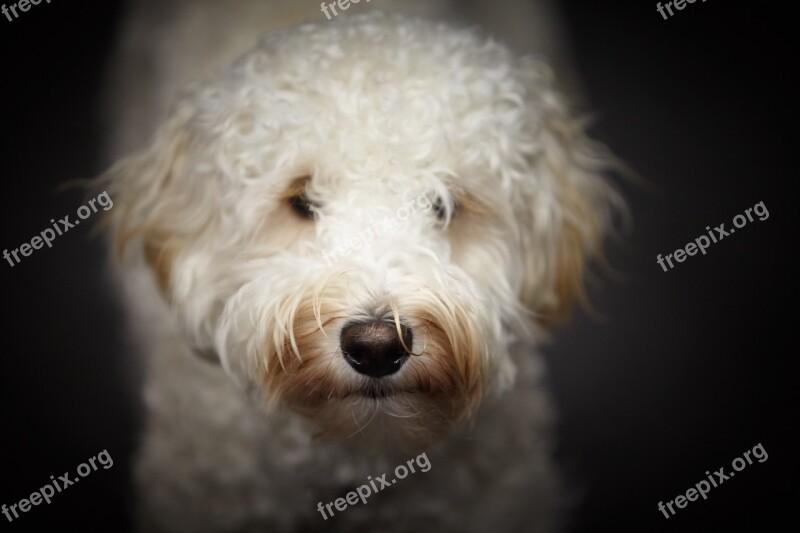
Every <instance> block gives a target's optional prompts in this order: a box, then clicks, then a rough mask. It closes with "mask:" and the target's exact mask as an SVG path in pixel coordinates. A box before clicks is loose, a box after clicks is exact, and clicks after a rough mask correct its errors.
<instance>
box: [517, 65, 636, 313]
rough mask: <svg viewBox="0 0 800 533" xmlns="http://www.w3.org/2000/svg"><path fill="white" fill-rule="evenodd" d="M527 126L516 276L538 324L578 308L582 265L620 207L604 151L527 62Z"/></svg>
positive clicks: (595, 252)
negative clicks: (530, 149)
mask: <svg viewBox="0 0 800 533" xmlns="http://www.w3.org/2000/svg"><path fill="white" fill-rule="evenodd" d="M525 76H526V77H527V81H528V83H527V102H526V105H527V106H528V109H527V110H526V115H527V116H528V119H527V120H528V124H527V125H526V130H527V131H526V134H528V135H531V139H532V141H533V143H534V145H535V146H537V147H538V150H536V151H535V152H534V153H533V154H532V155H531V157H530V159H529V161H528V170H527V176H525V177H524V178H523V182H524V183H522V184H521V189H522V194H521V199H520V201H521V202H522V206H521V211H522V220H521V223H522V227H521V228H520V237H521V247H522V250H523V256H524V257H523V262H524V275H523V278H524V279H523V286H522V290H521V301H522V302H523V303H524V304H525V305H526V306H527V307H528V308H529V309H531V310H532V311H534V313H536V316H537V318H538V320H539V321H540V322H542V323H544V324H547V323H551V322H553V321H555V320H558V319H561V318H563V317H565V316H566V315H567V313H568V312H569V310H570V308H571V306H572V303H573V302H574V301H575V300H576V299H577V300H579V301H583V302H584V303H585V292H584V288H583V287H584V273H585V271H586V267H587V263H588V262H589V261H590V260H591V259H593V258H597V257H599V256H600V253H601V246H602V243H603V240H604V237H605V236H606V235H607V234H608V233H609V231H611V230H612V225H613V219H614V215H615V213H616V212H624V208H625V206H624V202H623V200H622V198H621V196H620V195H619V194H618V192H617V191H616V190H615V189H614V188H613V187H612V186H611V184H610V183H609V182H608V181H607V179H606V178H605V177H604V174H606V173H607V172H608V171H609V170H610V169H612V168H614V167H620V168H621V167H622V165H621V164H620V163H618V162H617V160H616V159H615V158H614V157H613V156H612V155H611V154H610V152H609V151H608V149H607V148H606V147H605V146H603V145H601V144H600V143H597V142H595V141H593V140H591V139H590V138H589V137H588V136H587V135H586V133H585V126H586V121H585V120H581V119H577V118H574V117H573V116H571V113H570V112H569V110H568V108H567V106H566V105H565V103H564V102H563V101H562V100H561V98H560V97H559V95H558V94H556V92H555V90H554V89H553V85H552V82H551V74H550V71H549V70H548V69H547V68H546V67H544V66H543V65H541V64H537V63H529V64H528V65H527V70H526V74H525Z"/></svg>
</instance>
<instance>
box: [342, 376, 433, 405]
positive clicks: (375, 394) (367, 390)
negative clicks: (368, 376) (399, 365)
mask: <svg viewBox="0 0 800 533" xmlns="http://www.w3.org/2000/svg"><path fill="white" fill-rule="evenodd" d="M419 392H422V391H421V390H419V389H401V388H399V387H396V386H393V385H391V384H389V383H387V382H385V381H383V380H369V381H367V382H365V383H364V384H362V385H361V386H360V387H359V388H358V389H356V390H355V391H353V392H351V393H349V394H347V396H350V397H353V396H355V397H358V398H369V399H372V400H385V399H387V398H391V397H393V396H398V395H401V394H416V393H419Z"/></svg>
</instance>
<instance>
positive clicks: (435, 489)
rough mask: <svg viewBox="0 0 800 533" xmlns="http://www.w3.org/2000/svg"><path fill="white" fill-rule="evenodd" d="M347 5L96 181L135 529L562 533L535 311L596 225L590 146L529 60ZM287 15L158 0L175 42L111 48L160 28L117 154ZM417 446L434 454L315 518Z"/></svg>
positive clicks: (206, 93) (461, 33)
mask: <svg viewBox="0 0 800 533" xmlns="http://www.w3.org/2000/svg"><path fill="white" fill-rule="evenodd" d="M384 1H385V4H382V5H381V6H380V7H381V8H382V9H388V10H392V8H393V3H392V2H390V1H389V0H384ZM362 4H363V5H361V4H359V5H355V4H354V5H352V6H351V8H350V10H349V11H348V12H342V13H340V14H339V15H337V18H336V19H335V20H331V21H327V20H326V19H325V17H324V15H322V14H321V13H319V14H318V15H317V16H316V18H317V19H319V20H318V22H316V23H315V24H311V25H306V26H303V27H302V28H301V29H299V30H291V31H278V32H273V33H271V34H270V36H269V37H268V38H267V39H265V40H264V41H263V42H262V43H261V44H260V45H258V46H257V47H256V48H255V49H254V50H253V51H251V52H249V53H248V54H247V55H245V56H244V57H243V58H242V59H241V60H239V61H238V62H237V64H236V66H234V67H230V68H228V69H226V70H222V71H221V72H219V73H218V74H216V75H213V76H212V77H210V78H209V80H210V81H206V82H203V83H201V84H197V85H195V86H193V87H192V88H190V89H189V90H187V91H185V92H184V93H183V94H182V96H181V97H180V99H179V101H178V103H177V104H176V105H175V106H174V107H173V108H172V110H171V111H170V112H169V115H168V118H167V120H166V121H165V122H164V125H163V126H162V127H161V128H160V130H159V133H158V134H157V136H156V138H155V140H154V142H153V143H152V144H151V146H150V147H149V148H148V149H146V150H144V151H142V152H141V153H139V154H137V155H135V156H133V157H130V158H127V159H124V160H122V161H121V162H120V163H119V164H117V165H115V166H114V167H113V168H112V169H111V170H110V171H109V172H108V173H107V175H106V176H105V177H104V178H103V182H104V184H105V186H106V187H108V189H109V192H110V193H111V194H112V198H113V199H114V201H115V205H116V206H117V207H116V208H115V209H114V210H113V212H112V220H111V225H112V231H111V235H112V238H113V241H114V246H115V247H116V248H117V249H118V251H119V257H121V258H122V261H121V262H120V264H119V266H118V272H119V274H120V282H121V284H122V285H123V287H124V288H125V298H126V299H127V300H128V301H129V302H130V309H131V322H132V324H133V328H134V329H133V332H134V334H135V337H136V338H137V339H138V340H139V348H140V350H141V351H142V352H143V353H144V354H146V355H147V360H148V368H147V372H146V373H147V379H146V382H147V384H146V388H145V403H146V407H147V411H148V418H147V422H146V431H145V435H144V440H143V442H142V445H141V450H140V454H139V458H138V462H137V470H136V476H137V484H138V495H139V508H140V513H139V516H140V528H141V530H142V531H148V532H150V531H186V532H202V531H237V532H240V531H241V532H248V531H253V532H256V531H258V532H262V531H309V530H341V531H492V530H494V531H551V530H553V529H554V528H555V527H556V524H557V521H558V520H557V519H558V509H559V507H560V505H561V492H560V490H559V483H558V479H557V476H556V474H555V471H554V468H553V465H552V464H551V458H550V454H549V452H550V441H549V433H550V426H551V423H552V420H551V419H552V409H551V408H550V405H549V402H548V399H547V395H546V394H545V392H544V390H543V387H542V379H543V372H542V368H541V366H542V365H541V361H540V359H539V357H538V356H537V355H536V353H535V351H534V349H533V346H534V342H535V340H536V339H537V337H538V336H539V335H540V329H539V327H538V326H537V325H536V319H537V317H538V319H545V318H549V317H551V316H552V315H555V314H557V313H558V312H559V311H562V310H564V309H565V308H566V307H568V305H569V301H570V300H571V298H572V297H573V295H574V294H576V293H580V284H581V272H582V270H583V265H584V263H585V261H586V259H587V258H588V257H591V256H592V255H593V254H594V253H595V252H596V251H597V250H598V248H599V244H600V241H601V238H602V236H603V234H604V232H605V231H606V229H607V228H608V227H609V224H610V217H611V212H612V211H613V207H614V206H615V205H616V204H617V203H618V198H617V196H616V194H615V193H614V192H613V190H612V189H611V188H610V187H609V186H608V185H607V183H606V182H605V180H604V179H603V178H602V177H601V175H600V173H601V172H602V171H603V170H604V168H605V166H606V164H607V163H608V158H607V155H606V154H605V153H604V152H603V150H602V148H601V147H598V146H597V145H595V144H594V143H592V142H591V141H589V140H588V139H586V137H585V136H584V135H583V132H582V128H581V125H580V124H579V122H578V121H575V120H573V119H572V118H571V117H570V116H569V113H568V111H567V108H566V106H565V105H564V104H563V103H562V102H561V99H560V97H559V96H558V94H557V93H556V92H555V90H554V89H553V86H552V83H551V80H550V74H549V70H548V69H547V68H546V67H545V66H544V65H543V64H542V63H541V62H537V61H522V60H518V59H515V58H514V57H513V55H512V54H511V53H510V52H509V51H508V50H507V49H506V48H505V47H503V46H501V45H498V44H496V43H494V42H491V41H487V40H485V39H484V38H482V37H480V36H478V35H477V34H475V33H474V32H471V31H465V30H460V29H454V28H452V27H450V26H447V25H437V24H434V23H431V22H424V21H422V20H417V19H410V18H404V17H394V16H387V15H381V14H365V13H356V10H357V9H361V8H364V10H366V7H367V5H366V3H362ZM501 4H502V2H501ZM223 5H224V6H226V7H225V8H223V7H222V6H223ZM289 5H290V4H289V3H287V4H286V5H283V4H280V3H274V2H273V3H268V2H249V1H242V2H230V3H223V2H218V3H216V2H197V1H195V2H192V1H184V2H176V3H174V4H171V6H172V9H174V12H172V13H171V16H172V17H173V18H174V20H175V21H176V22H175V23H173V24H171V25H166V27H168V28H171V29H170V30H169V31H166V32H164V33H160V32H159V31H158V30H157V29H156V30H154V32H153V33H152V34H150V35H147V36H145V38H144V39H143V40H141V41H139V39H140V37H136V38H133V37H132V35H133V36H135V35H138V34H136V33H135V32H133V33H130V32H132V31H133V30H130V29H129V30H127V32H128V36H127V37H126V38H125V40H124V42H126V43H127V45H125V46H123V51H124V53H126V54H132V53H133V52H134V49H135V48H136V44H135V43H137V42H139V43H140V44H142V50H144V49H147V46H144V44H143V43H146V42H147V40H148V39H149V40H151V41H153V40H155V41H157V42H158V43H160V44H157V45H156V49H159V48H160V47H161V46H163V45H164V43H166V42H170V39H169V37H170V36H171V35H174V36H175V40H174V41H173V46H172V48H170V47H167V50H168V52H166V56H164V57H161V58H160V60H161V61H163V64H162V68H161V69H156V70H157V71H160V72H162V73H163V74H164V75H163V76H159V75H158V74H155V75H152V76H155V78H152V77H148V76H145V77H144V80H145V81H143V82H142V84H143V85H144V87H142V86H139V87H136V86H130V87H128V88H126V89H124V90H123V89H121V88H120V89H119V92H118V94H119V96H118V99H117V105H118V106H120V108H121V109H122V112H121V115H120V116H121V118H120V121H121V128H120V131H119V132H118V134H117V135H116V137H115V138H114V140H113V150H115V151H125V150H127V149H129V148H130V147H131V146H132V145H135V144H136V143H137V142H138V141H139V139H140V137H141V135H142V132H143V131H144V130H146V129H148V128H149V127H150V125H151V124H152V122H153V120H154V119H153V117H154V114H155V113H158V112H159V111H160V110H163V109H164V102H165V101H166V99H167V95H168V94H169V93H171V92H172V90H173V89H174V88H175V87H177V86H178V85H180V84H182V83H183V82H184V81H185V79H184V78H188V77H193V76H200V77H202V76H207V75H210V72H211V71H212V70H213V69H214V68H215V67H217V66H219V65H222V64H225V63H227V62H228V61H229V59H230V57H232V56H233V55H235V54H234V52H235V51H238V50H237V49H239V48H241V47H242V46H243V44H242V43H244V42H246V41H248V40H250V38H251V37H252V36H253V35H255V34H256V33H260V32H261V31H262V30H264V29H265V27H269V26H271V25H283V24H284V23H286V22H289V21H294V20H295V19H298V18H301V17H302V16H307V14H306V13H301V12H300V11H298V10H297V9H295V8H291V7H288V6H289ZM291 5H296V3H291ZM404 5H405V6H406V8H407V9H411V10H412V12H413V11H415V10H416V11H417V12H418V13H420V12H421V11H424V9H429V10H433V11H434V12H436V13H437V14H438V15H439V16H442V15H444V14H445V13H446V12H447V8H448V4H447V3H445V2H429V3H424V2H421V3H419V4H417V3H415V2H406V3H404ZM212 6H214V7H212ZM420 6H427V8H422V7H420ZM150 9H152V6H151V8H150ZM215 9H216V10H217V11H215ZM219 10H222V11H219ZM141 13H147V10H144V11H142V12H141ZM141 13H140V15H134V16H133V17H132V19H133V20H136V17H137V16H140V17H143V18H145V19H146V18H147V17H150V16H152V12H150V14H149V15H147V14H141ZM276 13H280V14H281V15H280V16H279V17H278V16H276V15H275V14H276ZM215 20H216V21H219V24H218V26H215V28H216V29H214V30H213V31H211V30H209V31H210V33H209V35H208V38H207V39H202V38H201V39H196V42H197V43H206V44H205V45H203V46H194V45H192V46H188V45H187V43H189V42H194V41H192V40H191V39H187V38H186V35H191V34H195V35H196V33H193V32H194V31H196V30H197V29H199V28H203V27H205V26H208V22H209V21H215ZM262 20H267V21H269V23H267V24H264V23H261V22H260V21H262ZM182 21H188V22H186V23H185V24H182ZM135 26H136V25H135V24H134V26H133V27H135ZM212 26H213V25H212ZM212 26H208V27H209V28H211V27H212ZM233 28H236V29H238V31H233ZM188 29H191V30H192V31H188V33H187V30H188ZM231 34H235V35H236V37H235V38H234V39H229V38H228V36H229V35H231ZM204 36H205V34H204ZM150 44H152V42H151V43H150ZM134 55H135V54H134ZM200 58H202V59H200ZM140 59H141V57H140ZM133 64H136V62H134V63H133ZM149 65H150V67H152V66H153V65H152V62H150V63H149ZM171 67H174V69H173V68H171ZM151 70H152V69H151ZM133 72H134V67H132V66H130V65H129V66H123V67H122V69H121V75H120V76H119V77H118V80H124V79H127V78H128V77H130V76H132V75H133ZM131 79H132V78H131ZM154 79H155V80H157V82H156V83H155V84H154V83H153V82H154ZM118 87H122V86H121V85H118ZM401 213H403V215H402V216H401ZM526 308H527V310H526ZM423 450H424V451H425V453H426V454H427V457H428V458H429V460H430V464H431V467H430V470H429V471H426V472H424V473H423V472H417V473H414V474H412V475H409V476H408V477H406V478H405V479H402V480H398V481H397V483H396V484H392V485H391V487H389V488H387V489H386V490H385V491H381V492H379V493H377V494H374V495H372V496H371V497H370V499H369V500H368V501H367V502H366V503H358V504H356V505H352V504H351V505H348V507H347V508H346V509H345V510H344V511H342V510H337V508H336V507H334V511H335V512H334V513H333V514H334V516H333V517H329V516H328V517H325V516H324V515H325V513H324V512H319V511H318V503H319V502H322V503H323V504H325V503H328V502H332V501H334V500H336V499H337V498H342V497H344V496H345V495H346V494H347V493H348V492H350V491H353V490H354V489H355V488H356V487H358V486H360V485H364V484H366V483H368V481H367V480H368V476H372V477H373V478H377V477H378V476H380V475H381V474H384V473H388V474H389V476H388V477H389V478H392V477H393V476H392V473H393V472H394V468H395V467H396V466H397V465H402V464H406V463H407V461H408V460H409V459H411V458H413V457H414V456H415V455H417V454H419V453H420V452H422V451H423ZM328 511H330V508H329V509H328ZM321 515H322V516H321Z"/></svg>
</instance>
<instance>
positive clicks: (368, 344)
mask: <svg viewBox="0 0 800 533" xmlns="http://www.w3.org/2000/svg"><path fill="white" fill-rule="evenodd" d="M400 331H402V334H403V342H400V337H399V336H398V335H397V325H396V324H394V323H389V324H387V323H384V322H378V321H370V322H351V323H349V324H347V325H346V326H345V327H343V328H342V336H341V338H340V341H339V342H340V344H341V346H342V354H343V355H344V358H345V359H346V360H347V362H348V363H350V366H352V367H353V368H354V369H355V370H356V371H357V372H359V373H361V374H364V375H366V376H372V377H374V378H380V377H383V376H388V375H390V374H394V373H395V372H397V371H398V370H400V367H401V366H403V363H405V361H406V359H407V358H408V352H407V351H406V348H405V347H403V344H404V343H405V346H406V347H408V348H409V349H411V343H412V341H413V340H414V336H413V335H412V333H411V329H410V328H408V327H406V326H402V325H401V326H400Z"/></svg>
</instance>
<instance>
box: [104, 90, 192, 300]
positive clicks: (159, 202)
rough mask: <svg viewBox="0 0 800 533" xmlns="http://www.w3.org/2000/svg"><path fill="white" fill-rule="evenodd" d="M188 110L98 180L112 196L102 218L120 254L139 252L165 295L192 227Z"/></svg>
mask: <svg viewBox="0 0 800 533" xmlns="http://www.w3.org/2000/svg"><path fill="white" fill-rule="evenodd" d="M191 115H192V112H191V109H189V108H188V106H184V107H183V108H179V109H176V111H175V112H174V113H173V115H172V116H171V117H170V118H169V119H168V120H167V121H166V122H165V123H164V124H163V125H162V126H161V127H160V128H159V130H158V132H157V133H156V135H155V137H154V139H153V141H152V143H151V145H150V146H149V147H148V148H146V149H145V150H143V151H141V152H139V153H137V154H134V155H132V156H129V157H127V158H124V159H122V160H120V161H118V162H117V163H116V164H114V165H113V166H112V167H111V168H110V169H109V170H108V171H107V172H106V173H105V174H104V175H102V176H100V177H99V178H98V180H97V181H98V184H99V186H104V187H105V188H106V190H107V191H109V193H110V194H111V197H112V198H113V199H114V209H112V210H110V211H109V212H108V217H109V219H108V220H106V221H105V222H107V223H109V225H110V227H111V231H112V237H113V239H112V241H113V243H114V245H115V247H116V250H117V253H118V256H119V258H120V259H123V258H129V257H136V256H140V257H142V258H143V259H144V261H145V262H146V263H147V264H148V265H149V266H150V268H151V269H152V271H153V274H154V276H155V279H156V281H157V283H158V287H159V289H160V290H161V292H162V294H164V296H165V297H169V289H170V281H171V271H172V263H173V261H174V258H175V255H176V254H177V253H178V251H179V249H180V247H181V243H182V242H185V239H184V237H185V236H186V235H187V233H188V231H189V230H190V228H189V227H188V224H187V216H186V215H187V208H189V207H190V205H189V204H190V201H191V195H190V194H186V192H185V191H190V190H191V187H190V186H187V183H186V181H187V180H186V176H185V172H186V166H187V165H186V160H187V150H188V144H189V132H188V129H187V124H188V122H189V120H190V118H191ZM193 222H194V223H193V225H195V226H196V225H197V223H198V221H193Z"/></svg>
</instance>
